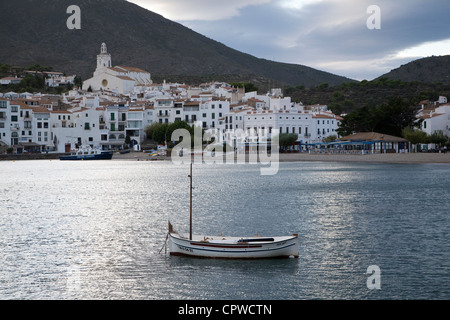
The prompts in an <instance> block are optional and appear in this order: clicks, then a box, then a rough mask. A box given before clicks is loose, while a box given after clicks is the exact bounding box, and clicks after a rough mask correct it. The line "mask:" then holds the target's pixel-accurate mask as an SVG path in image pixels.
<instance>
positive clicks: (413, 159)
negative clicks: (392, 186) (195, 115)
mask: <svg viewBox="0 0 450 320" xmlns="http://www.w3.org/2000/svg"><path fill="white" fill-rule="evenodd" d="M247 156H248V155H247ZM268 159H269V160H270V159H271V158H268ZM113 160H134V161H170V160H171V158H170V157H166V156H156V157H153V158H152V157H150V156H149V155H148V153H143V152H132V153H129V154H117V155H116V154H115V155H114V157H113ZM279 162H363V163H364V162H365V163H418V164H427V163H429V164H450V153H384V154H364V155H363V154H319V153H318V154H309V153H280V154H279Z"/></svg>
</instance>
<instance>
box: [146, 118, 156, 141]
mask: <svg viewBox="0 0 450 320" xmlns="http://www.w3.org/2000/svg"><path fill="white" fill-rule="evenodd" d="M157 126H159V123H157V122H153V123H152V124H151V125H149V126H147V127H145V129H144V131H145V134H146V135H147V139H149V140H151V139H153V131H154V130H155V128H156V127H157Z"/></svg>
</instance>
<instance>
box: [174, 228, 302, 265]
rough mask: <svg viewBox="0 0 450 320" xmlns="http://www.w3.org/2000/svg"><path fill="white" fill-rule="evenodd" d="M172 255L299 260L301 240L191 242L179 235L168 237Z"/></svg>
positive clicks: (200, 238)
mask: <svg viewBox="0 0 450 320" xmlns="http://www.w3.org/2000/svg"><path fill="white" fill-rule="evenodd" d="M169 249H170V254H171V255H182V256H192V257H202V258H223V259H264V258H289V257H294V258H298V249H299V242H298V236H297V235H292V236H286V237H273V238H262V237H247V238H238V237H222V236H217V237H204V236H193V237H192V240H189V237H185V236H183V235H180V234H178V233H169Z"/></svg>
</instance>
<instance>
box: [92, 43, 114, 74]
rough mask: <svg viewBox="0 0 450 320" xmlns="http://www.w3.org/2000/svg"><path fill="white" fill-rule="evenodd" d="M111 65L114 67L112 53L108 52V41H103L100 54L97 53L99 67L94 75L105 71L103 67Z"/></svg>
mask: <svg viewBox="0 0 450 320" xmlns="http://www.w3.org/2000/svg"><path fill="white" fill-rule="evenodd" d="M111 67H112V63H111V54H109V53H108V49H107V48H106V43H102V47H101V49H100V54H98V55H97V69H96V70H95V72H94V76H95V75H96V74H99V73H100V72H101V71H103V69H105V68H111Z"/></svg>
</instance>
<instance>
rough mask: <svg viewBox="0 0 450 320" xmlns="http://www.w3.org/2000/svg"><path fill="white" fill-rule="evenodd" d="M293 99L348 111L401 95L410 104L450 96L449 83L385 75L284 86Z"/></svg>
mask: <svg viewBox="0 0 450 320" xmlns="http://www.w3.org/2000/svg"><path fill="white" fill-rule="evenodd" d="M284 94H285V95H286V96H290V97H292V100H293V101H297V102H302V103H303V104H305V105H314V104H326V105H327V106H328V107H329V108H330V109H331V110H332V111H333V112H334V113H336V114H342V113H344V114H346V113H351V112H352V111H354V110H356V109H358V108H361V107H368V108H372V107H376V106H379V105H382V104H385V103H388V102H389V100H390V99H396V98H401V99H404V100H407V101H409V102H410V103H411V104H414V105H416V104H418V103H419V102H420V101H422V100H430V101H436V100H437V99H438V97H439V96H447V97H450V84H448V85H446V84H442V83H435V84H427V83H421V82H417V81H414V82H404V81H401V80H392V79H388V78H386V77H382V78H379V79H376V80H373V81H366V80H364V81H361V82H351V83H344V84H341V85H337V86H334V87H330V86H324V85H321V86H317V87H314V88H305V87H303V86H298V87H289V88H287V89H285V90H284Z"/></svg>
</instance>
